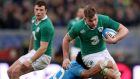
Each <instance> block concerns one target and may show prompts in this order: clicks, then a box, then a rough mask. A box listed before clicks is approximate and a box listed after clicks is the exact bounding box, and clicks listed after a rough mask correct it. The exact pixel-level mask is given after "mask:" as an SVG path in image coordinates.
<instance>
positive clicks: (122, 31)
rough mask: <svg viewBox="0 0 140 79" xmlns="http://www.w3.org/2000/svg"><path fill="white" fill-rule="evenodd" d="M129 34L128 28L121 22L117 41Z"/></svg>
mask: <svg viewBox="0 0 140 79" xmlns="http://www.w3.org/2000/svg"><path fill="white" fill-rule="evenodd" d="M127 34H128V29H127V28H126V27H125V26H123V25H122V24H120V26H119V29H118V34H117V35H116V36H115V38H116V42H117V41H119V40H121V39H123V38H124V37H125V36H126V35H127Z"/></svg>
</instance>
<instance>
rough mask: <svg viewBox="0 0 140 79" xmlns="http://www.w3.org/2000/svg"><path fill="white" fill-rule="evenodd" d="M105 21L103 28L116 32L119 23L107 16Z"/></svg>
mask: <svg viewBox="0 0 140 79" xmlns="http://www.w3.org/2000/svg"><path fill="white" fill-rule="evenodd" d="M106 20H107V21H105V26H106V27H107V28H111V29H114V30H116V31H117V30H118V28H119V25H120V23H118V22H116V21H114V20H113V19H111V18H110V17H108V16H107V18H106Z"/></svg>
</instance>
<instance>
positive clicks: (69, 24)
mask: <svg viewBox="0 0 140 79" xmlns="http://www.w3.org/2000/svg"><path fill="white" fill-rule="evenodd" d="M71 27H72V23H71V21H70V22H69V23H68V25H67V31H69V30H70V29H71Z"/></svg>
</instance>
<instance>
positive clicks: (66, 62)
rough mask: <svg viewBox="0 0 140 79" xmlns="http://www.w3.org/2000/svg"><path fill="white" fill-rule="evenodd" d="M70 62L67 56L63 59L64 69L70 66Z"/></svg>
mask: <svg viewBox="0 0 140 79" xmlns="http://www.w3.org/2000/svg"><path fill="white" fill-rule="evenodd" d="M69 64H70V60H69V59H68V58H66V59H64V60H63V64H62V67H63V68H64V69H67V68H68V66H69Z"/></svg>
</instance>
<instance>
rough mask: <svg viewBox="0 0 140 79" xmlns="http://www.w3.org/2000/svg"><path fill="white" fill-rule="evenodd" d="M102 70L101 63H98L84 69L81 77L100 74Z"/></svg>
mask: <svg viewBox="0 0 140 79" xmlns="http://www.w3.org/2000/svg"><path fill="white" fill-rule="evenodd" d="M100 71H101V67H100V66H99V65H96V66H94V67H92V68H90V69H88V70H84V71H83V72H81V77H84V78H89V77H93V76H94V75H96V74H98V73H99V72H100Z"/></svg>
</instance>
